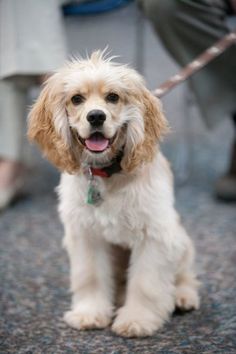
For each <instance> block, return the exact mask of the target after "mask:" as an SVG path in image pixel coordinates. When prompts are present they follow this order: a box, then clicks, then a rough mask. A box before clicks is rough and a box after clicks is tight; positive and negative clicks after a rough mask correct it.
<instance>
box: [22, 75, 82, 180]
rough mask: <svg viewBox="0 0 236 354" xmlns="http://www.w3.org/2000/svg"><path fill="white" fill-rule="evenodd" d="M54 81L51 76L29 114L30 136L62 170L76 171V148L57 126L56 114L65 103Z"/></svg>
mask: <svg viewBox="0 0 236 354" xmlns="http://www.w3.org/2000/svg"><path fill="white" fill-rule="evenodd" d="M52 83H53V78H50V79H49V80H48V82H47V83H46V85H45V87H44V89H43V90H42V92H41V94H40V96H39V98H38V99H37V101H36V103H35V104H34V106H33V108H32V110H31V112H30V114H29V122H28V138H29V139H30V140H31V141H35V142H37V144H38V145H39V147H40V148H41V149H42V151H43V153H44V155H45V156H46V157H47V158H48V160H50V161H51V162H52V163H53V164H54V165H55V166H56V167H57V168H58V169H59V170H60V171H66V172H68V173H74V172H76V171H78V169H79V163H78V157H77V154H76V156H75V151H74V149H73V150H72V147H71V146H70V144H68V142H66V141H65V139H63V137H62V136H61V134H60V132H59V131H57V130H56V128H55V118H56V115H57V114H58V110H59V107H60V105H62V104H64V103H62V102H63V97H61V93H60V88H59V85H53V84H52ZM63 109H64V110H65V107H63ZM64 119H66V111H65V117H64ZM71 143H73V142H71ZM78 156H79V154H78Z"/></svg>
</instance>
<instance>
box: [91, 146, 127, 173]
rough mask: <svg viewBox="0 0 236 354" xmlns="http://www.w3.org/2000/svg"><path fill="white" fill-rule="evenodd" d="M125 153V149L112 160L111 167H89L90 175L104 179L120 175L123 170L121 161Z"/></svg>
mask: <svg viewBox="0 0 236 354" xmlns="http://www.w3.org/2000/svg"><path fill="white" fill-rule="evenodd" d="M123 155H124V152H123V149H122V150H121V151H120V152H119V154H118V155H117V156H116V157H115V158H114V159H113V160H112V163H111V164H110V165H109V166H105V167H102V168H95V167H89V169H90V173H91V174H92V175H93V176H99V177H103V178H108V177H111V176H112V175H114V174H115V173H118V172H120V171H121V170H122V168H121V165H120V163H121V160H122V158H123Z"/></svg>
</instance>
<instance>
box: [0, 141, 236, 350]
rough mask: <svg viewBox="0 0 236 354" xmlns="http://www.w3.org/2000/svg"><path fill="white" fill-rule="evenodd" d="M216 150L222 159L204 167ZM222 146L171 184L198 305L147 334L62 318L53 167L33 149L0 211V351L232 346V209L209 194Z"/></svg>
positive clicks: (235, 215) (64, 266) (64, 300)
mask: <svg viewBox="0 0 236 354" xmlns="http://www.w3.org/2000/svg"><path fill="white" fill-rule="evenodd" d="M206 151H208V152H207V153H206ZM216 153H217V156H218V159H217V161H218V162H219V161H222V163H220V164H219V166H218V167H217V164H214V163H213V164H212V166H215V167H217V168H215V169H214V168H213V167H212V168H211V167H210V168H209V163H210V161H213V159H214V155H215V154H216ZM224 153H225V150H224V149H223V150H222V149H221V148H220V149H218V150H217V148H216V146H211V147H209V146H208V147H206V146H205V147H204V149H203V150H200V151H198V152H197V153H196V155H195V172H194V173H193V174H192V176H191V178H190V179H189V181H188V183H187V184H186V185H185V186H183V187H181V188H177V207H178V209H179V211H180V213H181V215H182V217H183V220H184V224H185V225H186V227H187V229H188V231H189V233H190V234H191V235H192V238H193V239H194V241H195V243H196V247H197V266H198V271H199V277H200V279H201V281H202V288H201V297H202V305H201V309H200V310H199V311H195V312H192V313H187V314H185V315H174V316H173V317H172V319H171V321H170V322H169V323H168V324H166V325H165V326H164V327H163V329H161V330H160V331H159V332H158V333H157V334H156V335H155V336H153V337H151V338H148V339H147V338H145V339H123V338H119V337H117V336H115V335H114V334H113V333H112V332H111V331H110V330H109V329H107V330H101V331H88V332H82V333H79V332H77V331H76V330H73V329H70V328H68V327H67V326H66V325H65V324H64V322H63V321H62V315H63V312H64V311H65V310H66V309H68V307H69V301H70V296H69V292H68V283H69V281H68V260H67V257H66V254H65V252H64V251H63V250H62V247H61V239H62V235H63V230H62V226H61V225H60V222H59V220H58V217H57V212H56V197H55V195H54V193H53V187H54V186H55V185H56V183H57V180H58V175H57V174H56V173H55V171H54V170H53V169H52V168H50V167H49V166H48V165H47V164H46V163H45V162H42V160H40V159H39V158H38V157H37V158H36V159H35V161H37V166H36V167H35V168H34V170H33V172H32V173H31V174H30V175H29V176H28V183H27V186H26V192H27V195H26V196H25V198H24V199H22V200H19V201H18V202H16V203H15V204H14V205H13V206H12V207H11V208H10V209H9V210H7V211H5V212H4V213H3V214H1V215H0V238H1V239H0V242H1V251H0V252H1V253H0V281H1V303H0V306H1V307H0V313H1V317H0V338H1V342H0V352H1V353H18V354H22V353H37V354H38V353H52V354H54V353H116V354H118V353H120V354H121V353H122V354H123V353H163V354H164V353H165V354H167V353H168V354H172V353H173V354H174V353H175V354H177V353H178V354H180V353H181V354H182V353H209V354H210V353H227V354H230V353H235V351H236V339H235V338H236V337H235V333H236V285H235V284H236V275H235V274H236V273H235V265H236V227H235V226H236V222H235V219H236V209H235V206H233V205H226V204H222V203H218V202H216V201H215V200H214V199H213V197H212V186H213V181H214V179H215V178H216V176H217V175H218V173H219V169H220V166H221V167H222V166H223V165H224V161H223V160H224ZM203 155H204V158H203ZM196 157H198V158H196Z"/></svg>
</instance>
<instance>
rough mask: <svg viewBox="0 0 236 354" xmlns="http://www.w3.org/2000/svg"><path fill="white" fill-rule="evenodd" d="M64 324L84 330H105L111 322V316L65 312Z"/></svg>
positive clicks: (99, 313) (76, 311) (96, 313)
mask: <svg viewBox="0 0 236 354" xmlns="http://www.w3.org/2000/svg"><path fill="white" fill-rule="evenodd" d="M64 320H65V322H66V323H67V324H68V325H69V326H70V327H72V328H75V329H79V330H84V329H92V328H97V329H99V328H105V327H107V326H108V325H109V324H110V322H111V316H109V315H107V314H103V313H101V312H99V311H98V312H95V313H94V312H89V311H88V312H81V311H79V310H72V311H67V312H66V313H65V315H64Z"/></svg>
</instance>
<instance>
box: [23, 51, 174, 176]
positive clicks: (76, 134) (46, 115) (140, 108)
mask: <svg viewBox="0 0 236 354" xmlns="http://www.w3.org/2000/svg"><path fill="white" fill-rule="evenodd" d="M166 128H167V123H166V120H165V118H164V116H163V114H162V111H161V106H160V102H159V101H158V100H157V99H156V98H155V97H154V96H153V95H152V94H151V93H150V92H149V91H148V90H147V89H146V87H145V86H144V83H143V79H142V78H141V76H140V75H139V74H138V73H137V72H136V71H135V70H133V69H130V68H128V67H127V66H124V65H118V64H117V63H114V62H112V61H111V60H110V59H105V58H104V56H103V53H102V52H100V51H98V52H94V53H93V54H92V55H91V57H90V58H89V59H87V60H74V61H72V62H69V63H67V65H66V66H65V67H64V68H62V69H61V70H59V71H58V72H57V73H55V74H54V75H53V76H51V77H50V78H49V79H48V80H47V82H46V83H45V86H44V88H43V90H42V92H41V94H40V96H39V98H38V100H37V102H36V103H35V104H34V106H33V108H32V110H31V112H30V115H29V128H28V136H29V138H30V140H35V141H36V142H37V143H38V144H39V146H40V147H41V148H42V150H43V152H44V154H45V155H46V157H47V158H48V159H49V160H50V161H51V162H52V163H54V164H55V165H56V166H57V167H58V168H59V169H60V170H61V171H66V172H69V173H75V172H77V171H78V170H79V168H80V165H81V163H83V162H86V163H88V164H90V165H95V166H96V165H97V166H105V165H108V164H109V162H110V161H111V160H112V159H114V157H115V156H116V155H117V154H118V153H119V151H120V150H121V149H123V150H124V152H123V158H122V161H121V166H122V169H123V170H124V171H127V172H129V171H132V170H133V169H135V168H136V167H137V166H139V165H140V164H142V163H144V162H148V161H151V160H152V158H153V157H154V155H155V153H156V148H157V145H158V142H159V140H160V138H161V136H162V134H163V133H164V132H165V131H166Z"/></svg>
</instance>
